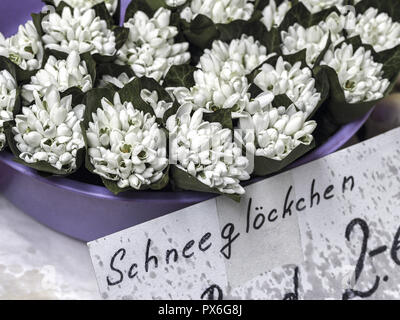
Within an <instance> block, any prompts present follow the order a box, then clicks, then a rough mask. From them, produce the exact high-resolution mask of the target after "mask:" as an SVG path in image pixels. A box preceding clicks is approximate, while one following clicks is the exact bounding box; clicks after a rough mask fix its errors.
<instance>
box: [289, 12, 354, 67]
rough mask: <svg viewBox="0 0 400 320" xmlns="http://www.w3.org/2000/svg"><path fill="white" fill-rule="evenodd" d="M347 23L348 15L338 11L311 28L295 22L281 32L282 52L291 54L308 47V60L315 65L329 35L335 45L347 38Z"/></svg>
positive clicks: (311, 64)
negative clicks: (340, 13)
mask: <svg viewBox="0 0 400 320" xmlns="http://www.w3.org/2000/svg"><path fill="white" fill-rule="evenodd" d="M346 23H347V18H346V16H343V15H340V16H339V15H338V14H337V13H336V12H333V13H332V14H330V15H329V16H328V17H327V18H326V20H325V21H321V22H320V23H319V24H318V25H314V26H311V27H309V28H304V27H303V26H302V25H300V24H298V23H295V24H294V25H293V26H290V27H289V29H288V30H287V31H282V32H281V39H282V45H281V48H282V52H283V54H285V55H290V54H294V53H297V52H299V51H301V50H303V49H306V50H307V52H306V62H307V64H308V65H309V66H310V67H313V66H314V64H315V62H316V60H317V58H318V57H319V56H320V54H321V53H322V52H323V50H324V49H325V48H326V46H327V43H328V40H329V36H330V37H331V40H332V46H333V47H334V46H336V45H337V44H339V43H341V42H342V41H343V40H344V39H345V38H344V35H343V31H344V28H345V26H346V25H347V24H346Z"/></svg>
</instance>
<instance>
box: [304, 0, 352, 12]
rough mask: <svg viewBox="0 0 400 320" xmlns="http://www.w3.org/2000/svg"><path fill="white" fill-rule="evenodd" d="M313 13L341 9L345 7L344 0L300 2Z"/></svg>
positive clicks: (306, 0) (308, 0)
mask: <svg viewBox="0 0 400 320" xmlns="http://www.w3.org/2000/svg"><path fill="white" fill-rule="evenodd" d="M300 2H302V3H303V4H304V5H305V7H306V8H307V9H308V11H310V12H311V13H318V12H320V11H322V10H325V9H329V8H332V7H334V6H336V7H338V8H339V9H340V8H341V7H343V6H344V2H345V1H344V0H300Z"/></svg>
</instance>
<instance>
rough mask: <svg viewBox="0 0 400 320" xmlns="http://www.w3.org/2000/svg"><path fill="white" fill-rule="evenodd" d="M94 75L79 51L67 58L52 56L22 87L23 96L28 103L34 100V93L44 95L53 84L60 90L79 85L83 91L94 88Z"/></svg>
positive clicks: (73, 52)
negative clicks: (59, 58) (92, 75)
mask: <svg viewBox="0 0 400 320" xmlns="http://www.w3.org/2000/svg"><path fill="white" fill-rule="evenodd" d="M92 85H93V83H92V77H91V75H90V74H89V71H88V69H87V66H86V62H85V61H83V60H81V58H80V56H79V53H78V52H77V51H72V52H71V53H70V54H69V55H68V57H67V59H66V60H57V58H55V57H54V56H50V57H49V58H48V60H47V62H46V65H45V66H44V68H43V69H41V70H39V71H38V72H37V73H36V74H35V75H34V76H32V77H31V82H30V83H29V84H26V85H24V86H23V87H22V97H23V98H24V100H25V102H27V103H28V104H29V103H31V102H32V101H33V100H34V96H33V93H34V92H38V93H39V95H40V96H43V95H44V94H45V92H46V90H47V88H49V87H51V86H53V87H55V88H56V89H57V90H58V91H59V92H64V91H66V90H67V89H69V88H72V87H78V88H79V89H81V90H82V92H87V91H89V90H90V89H91V88H92Z"/></svg>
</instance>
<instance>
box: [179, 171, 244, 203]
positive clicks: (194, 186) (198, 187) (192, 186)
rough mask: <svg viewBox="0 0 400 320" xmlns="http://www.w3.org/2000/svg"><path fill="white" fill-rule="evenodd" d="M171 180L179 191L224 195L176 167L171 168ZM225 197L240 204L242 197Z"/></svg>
mask: <svg viewBox="0 0 400 320" xmlns="http://www.w3.org/2000/svg"><path fill="white" fill-rule="evenodd" d="M171 178H172V184H173V187H174V188H177V189H182V190H189V191H198V192H206V193H215V194H220V195H221V194H223V193H221V192H220V191H219V190H218V189H215V188H210V187H209V186H207V185H205V184H204V183H202V182H200V181H199V180H198V179H197V178H196V177H193V176H192V175H190V174H189V173H187V172H186V171H183V170H182V169H180V168H178V167H177V166H175V165H172V166H171ZM225 195H226V196H228V197H229V198H231V199H233V200H235V201H236V202H240V195H227V194H225Z"/></svg>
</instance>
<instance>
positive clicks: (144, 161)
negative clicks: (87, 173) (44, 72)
mask: <svg viewBox="0 0 400 320" xmlns="http://www.w3.org/2000/svg"><path fill="white" fill-rule="evenodd" d="M92 117H93V121H92V122H90V123H89V128H88V129H87V131H86V135H87V139H88V153H89V156H90V162H91V163H92V165H93V166H94V173H96V174H98V175H100V176H101V177H103V178H104V179H106V180H111V181H115V182H116V183H117V185H118V187H119V188H121V189H124V188H133V189H136V190H139V189H141V188H143V187H148V186H150V185H151V184H154V183H156V182H158V181H159V180H161V179H162V177H163V175H164V171H165V169H166V168H167V167H168V158H167V146H166V137H165V134H164V132H163V130H162V129H161V128H160V127H159V125H158V124H157V122H156V117H155V116H153V115H151V114H149V113H146V114H145V113H144V112H143V111H138V110H137V109H135V108H134V105H133V104H132V103H131V102H124V103H122V102H121V99H120V96H119V94H118V93H116V94H115V95H114V99H113V102H111V101H108V100H107V99H106V98H103V99H102V100H101V107H100V108H98V109H97V111H96V112H94V113H93V114H92Z"/></svg>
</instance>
